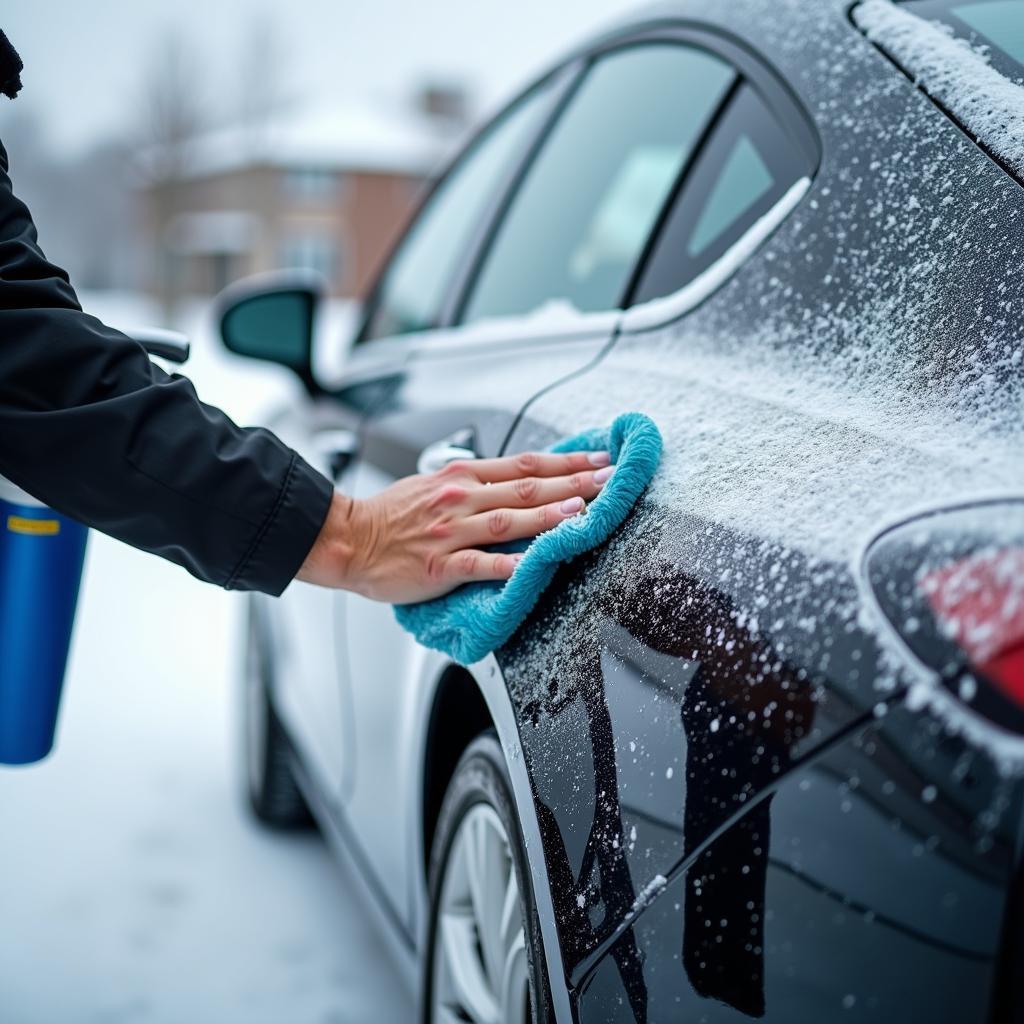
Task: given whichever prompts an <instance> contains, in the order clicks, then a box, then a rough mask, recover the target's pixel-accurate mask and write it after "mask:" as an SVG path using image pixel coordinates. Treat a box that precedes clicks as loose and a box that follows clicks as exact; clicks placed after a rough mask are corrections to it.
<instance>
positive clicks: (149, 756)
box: [0, 294, 415, 1024]
mask: <svg viewBox="0 0 1024 1024" xmlns="http://www.w3.org/2000/svg"><path fill="white" fill-rule="evenodd" d="M82 299H83V304H84V305H85V307H86V308H87V309H88V310H90V311H93V312H96V313H99V314H101V315H102V316H103V317H104V318H105V319H107V320H109V321H110V322H111V323H113V324H116V325H129V324H133V325H134V324H146V323H148V324H152V323H159V322H160V318H159V317H158V316H157V315H156V311H155V310H154V309H153V308H152V306H151V305H149V304H148V303H145V302H143V301H141V300H137V299H135V298H134V297H132V296H109V295H88V294H86V295H83V296H82ZM186 320H187V323H185V324H184V326H186V327H190V328H191V329H192V333H193V341H194V343H195V344H194V348H195V358H194V359H193V361H192V363H191V365H190V366H189V373H190V374H191V375H192V376H193V377H194V379H195V380H196V383H197V386H198V387H199V389H200V394H201V395H203V396H204V397H208V398H210V399H211V400H216V401H219V402H224V403H225V404H227V405H228V407H229V408H230V410H231V411H232V412H233V413H234V414H235V415H236V416H237V418H239V419H241V420H243V421H246V420H251V419H252V418H254V417H256V416H258V414H259V411H260V408H261V407H263V406H265V405H266V404H268V403H270V402H273V401H274V400H276V398H277V397H278V396H280V395H282V394H288V393H289V390H288V389H289V387H290V385H289V384H288V383H287V382H286V381H285V380H283V379H282V378H281V377H279V376H278V375H277V374H276V373H274V372H273V371H272V368H267V369H263V368H259V367H255V366H252V365H250V366H246V364H244V363H243V362H242V361H240V360H236V359H234V358H232V357H228V356H226V355H221V353H220V352H219V351H218V350H217V348H216V347H215V346H214V345H213V344H212V343H211V338H210V336H209V332H208V329H207V327H206V326H205V320H204V318H203V316H202V314H201V311H200V310H199V309H198V307H196V308H193V309H191V310H189V311H187V316H186ZM241 600H242V599H241V597H240V595H237V594H228V593H225V592H223V591H221V590H218V589H217V588H215V587H209V586H204V585H203V584H201V583H199V582H197V581H195V580H193V579H192V578H191V577H190V576H188V574H187V573H185V572H184V570H182V569H179V568H177V567H176V566H172V565H170V564H169V563H166V562H163V561H161V560H160V559H157V558H154V557H152V556H149V555H144V554H142V553H140V552H137V551H134V550H133V549H131V548H128V547H126V546H124V545H121V544H117V543H116V542H114V541H111V540H109V539H107V538H105V537H102V536H100V535H93V536H92V537H91V538H90V541H89V552H88V561H87V567H86V575H85V581H84V586H83V592H82V599H81V604H80V607H79V618H78V622H77V625H76V630H75V635H74V641H73V646H72V653H71V661H70V667H69V673H68V678H67V683H66V689H65V699H64V705H63V709H62V713H61V721H60V727H59V734H58V746H57V750H56V752H55V753H54V754H53V755H52V756H51V757H50V758H49V760H47V761H46V762H44V763H43V764H41V765H38V766H34V767H30V768H24V769H16V770H15V769H0V834H2V835H3V836H4V842H3V844H2V847H0V907H2V908H3V927H2V929H0V993H2V995H0V1005H2V1010H0V1018H2V1019H3V1020H4V1021H11V1022H17V1024H52V1022H53V1021H67V1022H69V1024H77V1022H87V1021H88V1022H92V1021H95V1022H101V1021H108V1022H113V1021H118V1022H122V1024H132V1022H136V1021H138V1022H145V1024H180V1022H181V1021H186V1020H187V1021H193V1022H195V1024H243V1022H244V1024H280V1022H281V1021H289V1022H295V1024H347V1022H349V1021H365V1020H374V1021H380V1022H382V1024H392V1022H394V1024H398V1022H404V1021H410V1020H413V1019H414V1017H415V1009H414V1003H413V999H412V997H411V995H410V994H409V993H407V992H406V991H405V989H404V987H403V985H402V983H401V982H399V981H398V980H397V979H396V971H395V969H394V967H393V966H392V965H391V961H390V959H389V953H388V950H387V947H386V946H385V944H384V940H383V939H382V937H381V936H380V935H379V933H378V932H377V931H376V930H375V927H374V926H373V925H372V924H371V923H370V919H369V917H368V912H367V910H366V908H365V906H364V903H363V900H362V896H361V894H360V892H359V888H358V883H357V882H356V880H355V879H353V878H352V877H351V876H349V875H348V874H346V873H345V871H344V870H343V869H342V868H341V867H339V865H338V863H337V862H336V861H335V859H334V857H333V856H332V854H331V853H330V852H329V851H328V849H327V847H326V846H325V844H324V842H323V840H322V839H321V838H320V837H319V836H318V835H317V834H316V833H312V834H306V835H281V834H275V833H268V832H266V831H264V830H262V829H261V828H259V827H258V826H256V825H255V824H254V823H253V821H252V820H251V819H250V817H249V816H248V815H247V814H246V813H245V812H244V810H243V808H242V804H241V800H240V792H239V786H240V773H239V765H238V758H237V744H238V741H239V737H238V735H237V732H236V728H235V726H236V723H237V721H238V709H237V707H236V703H235V701H236V694H235V690H234V688H233V681H234V671H233V670H234V665H235V664H236V654H237V647H236V644H237V640H238V628H239V625H240V610H241V605H240V602H241Z"/></svg>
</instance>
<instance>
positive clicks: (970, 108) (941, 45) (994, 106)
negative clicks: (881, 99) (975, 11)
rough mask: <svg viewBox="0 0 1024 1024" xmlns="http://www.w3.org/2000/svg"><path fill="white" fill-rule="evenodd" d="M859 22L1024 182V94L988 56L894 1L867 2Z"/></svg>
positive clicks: (856, 14)
mask: <svg viewBox="0 0 1024 1024" xmlns="http://www.w3.org/2000/svg"><path fill="white" fill-rule="evenodd" d="M853 17H854V20H855V21H856V23H857V24H858V25H859V26H860V27H861V28H862V29H863V30H864V32H865V33H866V34H867V37H868V38H869V39H870V40H871V41H872V42H874V43H877V44H878V45H879V46H880V47H881V48H882V49H883V50H885V52H886V53H888V54H889V56H891V57H892V58H893V59H895V60H896V61H897V62H898V63H899V64H900V65H901V66H902V67H903V68H904V70H906V71H907V73H908V74H909V75H910V76H911V77H912V78H913V79H914V81H915V82H916V83H917V84H918V85H920V86H921V87H922V88H923V89H924V90H925V91H926V92H928V93H929V94H930V95H931V96H933V97H935V99H937V100H938V101H939V102H940V103H942V104H943V106H945V107H946V108H947V109H948V110H949V111H950V113H952V114H953V115H954V116H955V117H956V118H957V120H959V121H960V122H961V124H963V125H964V127H965V128H966V129H967V130H968V132H970V133H971V134H972V135H973V136H974V137H975V138H977V139H978V141H980V142H981V143H983V144H984V145H985V146H986V147H987V148H988V149H989V150H991V152H992V153H994V154H995V155H996V156H998V157H999V158H1000V159H1001V160H1002V161H1003V162H1004V163H1006V164H1007V165H1008V166H1010V167H1011V168H1013V170H1014V171H1015V172H1016V173H1017V174H1018V175H1021V176H1024V88H1022V87H1021V86H1020V85H1018V84H1016V83H1015V82H1012V81H1010V79H1008V78H1006V77H1005V76H1004V75H1002V74H1000V73H999V72H998V71H996V69H995V68H993V67H992V66H991V64H990V63H989V59H988V56H987V54H986V53H985V52H984V50H982V49H980V48H978V47H974V46H972V45H971V44H970V43H968V42H967V41H966V40H964V39H958V38H956V37H955V36H954V35H953V30H952V28H950V27H949V26H948V25H943V24H941V23H939V22H935V21H929V20H926V19H924V18H920V17H918V16H917V15H916V14H913V13H912V12H910V11H907V10H905V9H903V8H901V7H898V6H897V5H895V4H893V3H892V2H891V0H865V2H864V3H862V4H860V5H858V6H857V7H855V8H854V9H853Z"/></svg>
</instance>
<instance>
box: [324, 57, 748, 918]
mask: <svg viewBox="0 0 1024 1024" xmlns="http://www.w3.org/2000/svg"><path fill="white" fill-rule="evenodd" d="M733 79H734V72H733V70H732V69H731V67H730V66H729V65H728V64H726V63H725V62H722V61H720V60H719V59H717V58H715V57H714V56H712V55H711V54H709V53H707V52H706V51H703V50H701V49H697V48H694V47H690V46H684V45H678V44H676V43H669V42H665V41H664V40H662V39H639V40H638V39H633V40H629V41H627V42H625V43H623V44H622V45H617V46H610V47H608V48H607V49H606V50H604V51H602V52H600V53H597V54H594V55H592V56H591V57H590V58H589V59H587V60H585V61H583V62H582V63H580V64H579V66H578V68H577V70H576V71H575V80H574V82H573V84H572V87H571V89H570V91H569V93H568V94H567V95H566V96H565V98H564V99H563V100H562V102H561V103H560V105H559V107H560V109H559V111H558V113H557V116H556V119H555V120H554V123H553V124H552V125H551V126H550V128H549V130H548V131H547V133H546V135H545V138H544V140H543V142H542V144H541V145H540V146H539V148H538V149H537V151H536V153H535V154H534V155H533V156H532V158H531V160H530V162H529V165H528V166H527V167H525V168H524V169H523V172H522V174H521V175H520V177H519V180H518V181H517V183H516V185H515V188H514V190H513V191H512V193H511V194H510V196H509V198H508V199H507V200H506V201H505V203H504V204H503V207H504V208H503V210H502V211H501V213H500V215H499V216H498V217H496V218H495V222H494V224H493V226H492V227H491V229H490V230H489V232H488V233H487V235H486V237H485V238H484V240H483V244H482V245H481V248H480V252H479V254H478V255H477V257H476V259H475V261H474V262H475V266H474V267H473V268H472V271H471V272H470V273H469V274H468V275H467V277H466V280H465V282H464V287H463V288H462V289H461V291H460V293H459V294H458V295H457V296H455V298H454V301H453V304H452V307H451V314H450V322H448V323H447V324H445V325H443V326H441V327H439V328H437V329H433V330H428V331H425V332H422V333H420V334H418V335H414V336H413V340H412V342H411V353H410V357H409V361H408V363H407V364H406V366H405V368H404V371H403V373H402V374H401V375H400V378H399V379H396V380H395V381H394V382H393V386H392V387H391V388H390V389H389V390H388V392H387V395H386V397H384V398H383V399H382V401H381V402H380V404H379V405H378V406H377V407H376V408H375V409H374V410H373V411H372V412H371V413H370V414H369V416H368V417H367V419H366V421H365V422H364V424H363V428H362V432H361V443H360V449H359V453H358V456H357V457H356V458H355V459H354V460H353V466H352V469H351V473H350V474H349V475H348V476H347V477H346V481H345V483H346V486H347V487H350V488H351V493H352V494H353V495H355V496H357V497H365V496H367V495H370V494H373V493H375V492H376V491H378V490H380V489H381V488H382V487H384V486H386V485H387V484H389V483H390V482H392V481H393V480H394V479H396V478H397V477H400V476H402V475H404V474H407V473H411V472H414V471H415V470H416V469H417V466H419V467H420V468H437V467H438V466H440V465H441V464H443V462H444V460H445V459H446V458H449V457H452V456H453V455H459V456H461V457H470V458H472V457H478V456H479V457H487V456H494V455H497V454H499V452H500V451H501V449H502V446H503V444H504V442H505V439H506V437H507V436H508V434H509V432H510V430H511V429H512V427H513V425H514V423H515V421H516V418H517V417H518V415H519V414H520V412H521V410H522V409H523V408H524V406H525V405H526V404H527V403H528V402H529V400H530V399H531V398H532V397H534V396H535V395H536V394H537V393H538V392H540V391H542V390H544V389H545V388H548V387H551V386H553V385H555V384H556V383H558V382H559V381H562V380H565V379H566V378H569V377H571V376H572V375H573V374H576V373H578V372H580V371H581V370H583V369H585V368H586V367H587V366H589V365H590V364H592V363H593V362H594V361H595V360H597V359H598V358H600V355H601V353H602V352H603V351H604V350H605V349H606V348H607V346H608V345H609V344H610V343H611V341H612V339H613V338H614V335H615V331H616V330H617V327H618V323H619V320H620V317H621V306H622V301H623V297H624V296H625V295H626V293H627V291H628V289H629V287H630V285H631V282H632V279H633V276H634V274H635V272H636V269H637V266H638V264H639V261H640V259H641V257H642V254H643V252H644V249H645V246H646V243H647V239H648V237H649V235H650V233H651V231H652V229H653V227H654V225H655V223H656V222H657V220H658V218H659V216H660V214H661V211H662V208H663V207H664V205H665V204H666V203H667V202H668V201H669V199H670V197H671V194H672V191H673V189H674V187H675V184H676V182H677V180H678V179H679V177H680V175H681V174H682V173H683V170H684V168H685V166H686V164H687V162H688V160H689V158H690V154H691V152H692V150H693V148H694V147H695V145H696V144H697V142H698V140H699V139H700V137H701V135H702V134H703V132H704V131H705V129H706V127H707V124H708V123H709V121H710V120H711V119H712V118H713V116H714V114H715V112H716V110H717V109H718V106H719V105H720V103H721V102H722V100H723V98H724V97H725V95H726V94H727V93H728V92H729V90H730V89H731V87H732V84H733ZM399 258H400V259H401V254H400V256H399ZM425 262H426V261H425ZM380 319H382V317H381V313H380V311H379V310H375V311H373V312H372V313H371V316H370V324H371V325H373V324H375V323H376V322H378V321H379V320H380ZM392 319H395V318H392ZM394 343H395V342H394V339H392V338H386V337H385V338H378V339H376V340H370V341H368V342H366V347H367V348H373V347H375V346H380V347H386V346H389V345H392V344H394ZM338 600H339V603H340V604H341V605H343V608H344V611H343V621H344V637H345V643H344V661H345V665H344V666H343V669H342V674H343V680H344V683H343V685H345V686H346V687H347V690H348V694H349V697H348V698H347V700H348V703H349V705H350V707H351V709H352V716H353V718H352V720H353V732H354V734H355V745H356V757H355V764H354V766H353V767H354V772H353V774H352V776H350V777H349V778H347V779H345V780H343V786H342V790H343V802H344V806H345V811H346V814H347V815H348V817H349V819H350V821H351V824H352V825H353V831H354V833H355V834H356V835H357V836H358V837H359V841H360V842H362V843H363V844H364V845H365V849H366V853H367V854H368V857H367V859H368V861H369V862H370V863H372V864H373V865H374V869H375V870H376V871H377V872H379V875H380V880H381V882H382V883H383V884H382V888H383V889H384V890H385V891H387V892H389V893H391V894H393V895H394V896H395V897H396V898H397V900H398V904H399V905H397V906H396V908H395V909H396V910H397V911H398V912H399V913H401V914H402V915H403V916H406V918H407V919H409V920H410V921H411V919H412V915H413V914H414V907H415V899H414V897H413V895H412V893H413V887H412V884H411V880H412V878H413V869H414V867H415V866H416V861H415V858H416V856H417V853H418V848H417V844H416V841H415V836H414V835H412V834H410V826H409V816H404V817H403V816H402V815H401V814H396V813H395V808H396V807H399V808H402V807H408V806H416V802H417V799H418V794H419V789H418V786H419V779H418V771H417V766H416V764H415V763H414V762H413V758H414V757H415V755H416V751H415V748H414V744H413V743H411V742H410V736H411V732H410V731H406V732H403V728H402V726H403V722H405V723H406V724H408V722H409V709H410V708H415V707H416V692H415V688H416V686H417V683H418V680H419V676H418V673H417V671H416V668H417V665H418V664H419V660H420V659H421V658H422V656H423V651H422V649H421V648H418V646H417V645H416V644H415V643H414V642H413V641H412V640H411V638H410V637H408V636H407V635H406V634H404V633H403V632H402V631H401V630H400V629H399V627H398V626H397V624H396V622H395V620H394V617H393V614H392V611H391V609H390V608H388V607H386V606H381V605H379V604H376V603H374V602H370V601H366V600H364V599H362V598H360V597H358V596H355V595H343V596H341V597H339V599H338ZM403 715H404V716H405V717H404V718H403ZM382 792H386V793H388V794H391V799H389V800H388V801H387V802H386V804H384V803H382V801H381V799H380V794H381V793H382ZM413 924H414V922H413Z"/></svg>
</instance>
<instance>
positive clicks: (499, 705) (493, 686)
mask: <svg viewBox="0 0 1024 1024" xmlns="http://www.w3.org/2000/svg"><path fill="white" fill-rule="evenodd" d="M431 676H432V677H433V679H434V680H436V682H435V684H434V686H433V688H432V692H430V694H429V696H428V697H427V698H426V699H427V702H428V705H429V711H428V712H427V713H426V715H425V717H424V720H425V721H426V723H427V724H426V726H425V728H424V732H423V734H422V735H423V739H422V747H421V751H422V753H421V765H422V771H423V785H422V789H421V800H420V816H421V821H420V823H419V832H420V842H421V844H422V846H421V849H420V851H419V865H420V871H421V872H422V878H423V883H422V884H423V885H424V887H425V886H426V884H427V883H426V874H427V865H428V863H429V858H430V842H431V841H432V840H433V835H434V829H435V828H436V825H437V812H439V811H440V803H438V804H437V807H436V810H435V811H434V813H433V814H431V813H430V809H431V808H432V806H433V805H432V803H431V801H430V799H428V794H430V793H431V787H436V789H437V790H438V791H439V792H440V799H443V797H444V791H445V789H446V788H447V786H448V782H449V781H450V779H451V774H452V772H454V768H455V765H456V764H457V762H458V760H459V757H461V755H462V752H463V751H464V750H465V748H466V747H467V746H468V745H469V743H471V742H472V740H473V739H474V738H475V737H476V736H477V735H479V733H480V732H482V731H484V730H486V729H491V728H493V729H494V730H495V732H496V733H497V734H498V742H499V743H500V744H501V748H502V750H503V751H504V754H505V763H506V765H507V767H508V772H509V777H510V780H511V783H512V796H513V799H514V801H515V805H516V812H517V814H518V817H519V826H520V828H521V830H522V833H523V839H524V842H525V847H526V856H527V861H528V863H529V867H530V874H531V883H532V886H533V892H534V899H535V901H536V904H537V911H538V915H539V917H540V926H541V937H542V940H543V945H544V958H545V961H546V963H547V974H548V987H549V991H550V993H551V998H552V1005H553V1009H554V1013H555V1020H556V1021H558V1022H559V1024H571V1022H572V1021H573V1016H572V1009H571V1005H570V997H569V990H568V987H567V983H566V976H565V967H564V964H563V961H562V952H561V947H560V945H559V942H558V934H557V932H556V930H555V916H554V906H553V904H552V898H551V886H550V882H549V880H548V872H547V863H546V860H545V857H544V845H543V838H542V834H541V829H540V820H539V817H538V814H537V807H536V804H535V802H534V801H535V796H534V792H533V787H532V785H531V783H530V778H529V774H528V772H527V768H526V762H525V760H524V758H523V756H522V750H521V747H520V742H519V726H518V722H517V719H516V715H515V710H514V708H513V706H512V701H511V699H510V698H509V694H508V690H507V689H506V685H505V680H504V677H503V676H502V673H501V669H500V667H499V665H498V662H497V660H496V659H495V657H494V656H493V655H488V656H487V657H486V658H484V659H483V660H482V661H478V662H476V663H475V664H473V665H471V666H469V667H463V666H461V665H456V664H454V663H452V662H447V663H445V664H443V665H439V666H438V667H437V669H436V670H435V672H433V673H429V674H428V675H427V677H426V678H428V679H429V678H430V677H431ZM453 708H454V709H455V711H456V712H457V714H456V715H454V716H452V717H458V718H462V717H464V718H465V719H466V723H465V727H464V728H462V729H461V731H458V729H457V731H456V732H454V733H451V734H449V735H452V736H456V737H458V736H462V737H465V736H467V735H468V733H469V732H470V726H472V727H473V728H475V731H474V732H473V733H472V735H469V736H468V739H466V740H465V742H464V744H462V745H461V747H460V749H459V750H458V751H457V753H453V752H451V751H449V752H448V754H447V756H446V757H444V758H443V759H441V760H437V761H433V760H432V759H434V758H436V757H437V755H438V753H439V744H440V743H441V742H443V741H444V739H445V735H446V734H445V733H444V732H443V731H442V730H443V729H444V728H445V726H446V725H447V724H449V723H446V722H445V721H444V717H445V712H446V710H447V712H448V713H450V712H451V709H453ZM476 726H479V728H476ZM453 746H459V744H458V743H455V744H453ZM449 761H450V762H451V763H450V767H448V769H447V771H445V765H448V763H449ZM431 777H432V778H431ZM435 799H436V798H435Z"/></svg>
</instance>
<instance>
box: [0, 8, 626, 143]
mask: <svg viewBox="0 0 1024 1024" xmlns="http://www.w3.org/2000/svg"><path fill="white" fill-rule="evenodd" d="M636 7H637V3H636V2H635V0H634V2H630V0H515V2H514V3H508V2H500V3H499V2H497V0H435V2H424V0H419V2H416V0H363V2H360V3H356V2H353V0H289V2H287V3H285V2H277V3H271V2H268V0H141V2H139V0H136V2H134V3H133V2H130V0H4V2H3V11H2V13H0V28H2V29H3V30H4V31H5V32H6V33H7V35H8V36H9V37H10V39H11V42H12V43H13V44H14V46H15V48H16V49H18V50H19V52H20V53H21V56H22V58H23V60H24V61H25V72H24V74H23V79H24V83H25V88H24V91H23V93H22V96H21V97H20V98H19V99H18V101H17V103H18V105H19V106H21V107H22V109H24V108H25V107H28V106H31V108H32V109H33V110H34V111H35V112H37V113H38V114H40V115H41V117H42V118H43V122H44V124H45V127H46V130H47V132H48V133H49V134H50V135H51V136H52V139H53V140H54V141H55V142H56V143H57V144H59V145H60V146H61V147H64V148H68V147H75V148H77V147H79V146H82V145H88V144H89V143H91V142H93V141H96V140H98V139H100V138H102V137H103V136H105V135H109V134H111V133H116V132H119V131H120V132H122V133H123V132H124V131H125V130H126V129H127V127H128V124H129V122H130V120H131V118H133V117H135V116H137V115H136V109H135V107H134V106H133V103H134V101H135V98H136V95H137V91H138V88H139V82H140V79H141V77H142V74H143V66H144V63H145V62H146V60H147V59H148V58H149V57H150V56H151V55H152V53H153V52H154V49H155V48H156V47H157V46H158V45H159V39H160V37H161V34H162V33H167V32H182V33H185V34H187V36H188V38H189V39H190V40H191V41H192V43H193V44H194V46H195V48H196V50H197V52H198V54H199V55H200V56H201V58H202V66H203V68H204V73H205V74H206V76H207V81H206V82H205V83H204V85H205V89H204V92H205V94H207V95H209V96H210V97H211V102H212V103H214V104H218V103H219V104H220V105H221V106H223V105H224V104H225V103H226V99H227V97H228V95H229V93H230V90H231V89H232V88H235V86H234V83H233V81H232V77H231V75H232V69H234V68H237V67H238V66H239V61H240V49H241V45H242V42H243V40H245V39H246V29H245V27H246V26H247V25H249V24H251V22H252V21H253V19H254V18H257V19H258V18H261V17H262V18H264V19H266V18H270V19H272V20H273V23H274V24H275V26H276V27H277V28H278V29H279V31H280V34H281V38H282V49H283V51H284V53H285V54H286V55H287V57H288V58H289V59H288V62H287V69H286V71H285V74H284V76H283V77H284V78H285V79H286V84H287V86H288V89H289V92H290V93H291V94H293V95H294V96H295V97H297V98H298V99H300V100H314V101H322V102H327V103H330V102H335V101H339V102H340V101H344V100H345V99H358V100H369V101H371V102H381V103H394V102H397V101H399V100H400V99H401V98H403V97H405V96H407V95H408V94H409V92H410V91H411V89H412V88H413V87H414V86H415V84H416V83H417V82H420V81H422V80H423V79H424V78H425V77H431V76H433V77H443V78H446V79H455V80H457V81H464V82H465V83H466V84H468V85H469V86H471V87H472V88H473V90H474V92H475V94H476V96H477V98H478V100H479V105H480V106H482V107H483V108H484V109H486V108H488V107H490V106H492V105H493V104H495V103H496V102H498V101H499V100H501V99H502V98H503V97H504V96H506V95H507V94H508V93H509V92H510V90H512V89H513V88H515V87H516V86H517V85H519V84H521V83H523V82H524V81H525V80H526V79H527V78H528V77H529V76H530V75H531V74H532V73H534V72H535V71H537V70H539V69H541V68H542V67H543V66H544V65H545V64H546V63H547V62H548V61H549V60H550V59H552V58H553V57H557V56H558V55H559V53H560V52H561V51H562V50H563V49H564V48H565V47H566V46H568V45H571V44H572V43H573V42H575V41H577V40H579V39H581V38H582V37H584V36H585V35H586V34H587V33H589V32H590V31H592V30H594V29H595V28H599V27H601V26H602V25H603V24H605V23H607V22H608V21H609V20H612V19H614V18H615V17H616V16H618V15H620V14H622V13H623V12H626V11H628V10H630V9H635V8H636ZM9 107H10V104H9V103H8V102H7V101H6V100H5V101H3V103H2V105H0V137H2V133H3V126H4V117H5V115H8V108H9ZM8 116H9V115H8Z"/></svg>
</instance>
